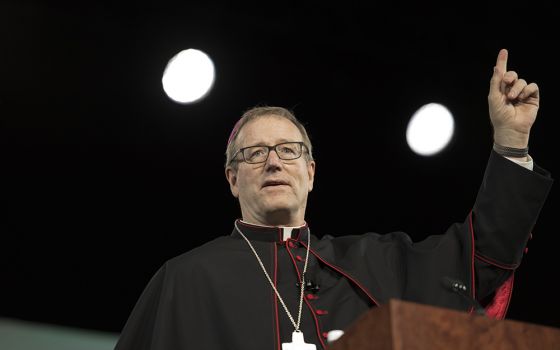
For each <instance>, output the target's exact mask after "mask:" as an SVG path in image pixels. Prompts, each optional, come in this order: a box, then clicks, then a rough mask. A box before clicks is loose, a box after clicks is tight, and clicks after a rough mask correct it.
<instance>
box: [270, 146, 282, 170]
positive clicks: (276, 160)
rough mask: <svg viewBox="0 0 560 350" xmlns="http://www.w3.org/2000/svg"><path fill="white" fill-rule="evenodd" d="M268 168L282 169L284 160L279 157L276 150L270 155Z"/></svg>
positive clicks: (271, 151)
mask: <svg viewBox="0 0 560 350" xmlns="http://www.w3.org/2000/svg"><path fill="white" fill-rule="evenodd" d="M266 168H267V169H269V168H278V169H280V168H282V160H281V159H280V157H278V154H277V153H276V151H275V150H273V149H272V150H270V153H269V154H268V159H267V160H266Z"/></svg>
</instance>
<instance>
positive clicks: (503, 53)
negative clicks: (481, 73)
mask: <svg viewBox="0 0 560 350" xmlns="http://www.w3.org/2000/svg"><path fill="white" fill-rule="evenodd" d="M507 59H508V51H507V50H506V49H501V50H500V52H499V53H498V58H497V60H496V69H497V70H498V71H499V72H500V73H502V74H504V73H505V72H507Z"/></svg>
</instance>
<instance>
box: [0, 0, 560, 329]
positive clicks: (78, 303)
mask: <svg viewBox="0 0 560 350" xmlns="http://www.w3.org/2000/svg"><path fill="white" fill-rule="evenodd" d="M84 3H86V2H84ZM549 3H550V4H551V5H544V4H538V3H537V2H531V3H524V4H520V5H512V4H511V3H509V4H508V6H507V7H504V6H501V5H500V6H498V5H485V6H484V7H476V6H473V5H472V4H471V5H461V6H459V7H457V5H446V7H443V8H442V7H440V6H441V5H438V6H436V5H433V4H430V3H426V2H422V3H421V4H419V5H413V6H410V5H407V6H405V5H399V4H394V5H387V4H384V5H380V4H379V3H377V2H372V1H359V2H354V3H353V4H349V3H342V2H337V3H336V4H330V3H328V2H323V1H307V2H301V1H298V2H295V1H294V2H270V3H264V2H263V3H259V4H246V5H244V4H240V3H238V2H234V1H231V2H215V1H206V2H203V3H202V2H201V3H198V4H197V3H193V2H188V1H182V2H171V1H153V2H145V3H140V2H132V1H121V2H118V3H110V2H95V3H94V2H87V5H84V4H82V2H79V4H76V3H74V2H39V1H16V0H12V1H9V0H8V1H6V0H2V1H1V2H0V4H1V5H0V89H1V90H0V123H1V124H0V125H1V130H0V142H1V151H0V155H1V159H0V160H1V165H0V167H1V168H0V172H1V180H2V190H1V193H0V196H1V199H2V204H3V209H1V213H2V216H1V219H0V222H1V226H0V229H1V241H0V254H1V261H0V263H1V265H0V272H1V276H0V317H14V318H21V319H25V320H32V321H39V322H48V323H55V324H61V325H69V326H75V327H83V328H92V329H99V330H106V331H115V332H118V331H120V330H121V328H122V326H123V325H124V322H125V321H126V319H127V317H128V315H129V313H130V311H131V309H132V307H133V305H134V303H135V302H136V300H137V298H138V297H139V295H140V293H141V292H142V290H143V288H144V286H145V285H146V283H147V282H148V280H149V278H150V277H151V276H152V274H153V273H154V272H155V271H156V269H157V268H158V267H159V266H160V265H161V264H163V263H164V261H165V260H166V259H169V258H171V257H174V256H176V255H178V254H181V253H183V252H185V251H187V250H189V249H191V248H193V247H195V246H198V245H200V244H202V243H204V242H206V241H208V240H211V239H213V238H216V237H218V236H220V235H225V234H229V233H230V232H231V230H232V228H233V221H234V219H235V218H237V217H239V215H240V214H239V209H238V205H237V203H236V201H235V200H234V198H233V197H232V196H231V194H230V192H229V187H228V185H227V182H226V181H225V177H224V175H223V161H224V151H225V146H226V141H227V138H228V135H229V132H230V130H231V128H232V127H233V125H234V123H235V122H236V121H237V119H238V118H239V116H240V115H241V114H242V112H243V111H244V110H245V109H247V108H249V107H252V106H255V105H262V104H269V105H281V106H284V107H288V108H290V109H293V110H294V111H295V113H296V115H297V116H298V117H299V118H300V119H301V120H302V121H303V122H304V123H305V124H306V125H307V127H308V132H309V134H310V136H311V140H312V142H313V144H314V147H315V157H316V160H317V177H316V183H315V189H314V191H313V192H312V193H311V195H310V198H309V205H308V212H307V221H308V223H309V225H310V227H311V229H312V232H313V233H315V234H316V235H318V236H322V235H324V234H327V233H328V234H332V235H340V234H343V233H344V234H350V233H356V234H358V233H363V232H366V231H375V232H380V233H384V232H390V231H395V230H402V231H405V232H407V233H409V234H410V235H411V236H412V237H413V238H414V239H415V240H419V239H422V238H423V237H425V236H426V235H428V234H436V233H437V234H439V233H443V232H444V231H445V230H446V229H447V227H448V226H449V225H451V224H452V223H453V222H456V221H463V220H464V218H465V217H466V215H467V214H468V212H469V210H470V208H471V205H472V204H473V202H474V199H475V196H476V192H477V190H478V186H479V184H480V181H481V179H482V175H483V172H484V168H485V164H486V161H487V159H488V156H489V154H490V149H491V145H492V139H491V126H490V123H489V118H488V113H487V102H486V96H487V92H488V84H489V80H490V76H491V74H492V67H493V65H494V63H495V59H496V56H497V54H498V51H499V49H501V48H507V49H509V53H510V60H509V67H508V68H509V69H511V70H515V71H517V72H518V73H519V74H520V76H521V77H523V78H525V79H526V80H528V81H530V82H531V81H535V82H537V83H538V84H539V87H540V89H541V96H542V100H541V109H540V111H539V117H538V119H537V122H536V123H535V125H534V127H533V130H532V133H531V142H530V147H531V149H530V154H531V155H532V156H533V158H534V160H535V162H536V163H537V164H539V165H541V166H543V167H544V168H546V169H548V170H550V171H551V172H552V173H553V176H554V175H555V174H557V173H558V171H559V170H560V169H558V162H557V160H556V159H557V156H558V139H557V137H556V136H557V132H556V129H555V127H554V125H557V124H556V120H555V119H557V118H558V111H557V109H556V108H555V107H556V106H555V102H556V100H557V96H555V95H556V93H558V89H557V87H556V84H557V83H558V79H557V76H558V74H557V70H558V69H557V57H556V55H555V54H553V53H552V51H554V50H556V49H555V45H556V44H557V38H555V35H554V30H555V29H553V27H554V20H553V19H552V14H553V11H552V2H549ZM187 48H197V49H200V50H203V51H205V52H206V53H207V54H209V55H210V57H211V58H212V59H213V60H214V63H215V65H216V74H217V78H216V79H217V80H216V82H215V85H214V88H213V90H211V92H210V94H209V95H208V96H207V97H206V98H205V99H203V100H202V101H200V103H198V104H193V105H180V104H177V103H174V102H172V101H171V100H170V99H169V98H167V97H166V95H165V94H164V92H163V89H162V87H161V76H162V73H163V70H164V68H165V65H166V63H167V61H168V60H169V59H170V58H171V57H172V56H173V55H175V54H176V53H178V52H179V51H181V50H183V49H187ZM428 102H440V103H444V104H446V105H447V106H448V108H449V109H450V110H451V112H452V113H454V115H455V117H456V134H455V136H454V138H453V140H452V143H451V145H450V147H449V148H448V149H446V150H445V151H444V152H443V153H441V154H439V155H437V156H435V157H432V158H423V157H419V156H417V155H415V154H413V153H412V152H411V151H410V150H409V149H408V147H407V145H406V142H405V128H406V124H407V122H408V118H409V117H410V116H411V114H412V113H414V111H415V110H416V109H417V108H419V107H420V106H422V105H423V104H425V103H428ZM557 206H558V199H557V195H556V194H555V189H554V188H553V190H552V192H551V193H550V197H549V199H548V201H547V203H546V204H545V207H544V208H543V210H542V212H541V217H540V219H539V221H538V222H537V225H536V226H535V228H534V231H533V235H534V239H533V240H531V241H530V243H529V252H528V254H527V255H526V256H525V259H524V262H523V264H522V266H521V267H520V268H519V269H518V271H517V274H516V281H517V282H516V286H515V287H514V293H513V298H512V302H511V307H510V311H509V313H508V318H510V319H517V320H522V321H527V322H533V323H538V324H543V325H552V326H555V327H560V302H559V301H558V297H557V289H556V288H554V287H553V285H554V284H555V282H556V280H555V279H556V274H557V272H556V271H557V245H558V243H559V241H560V239H559V238H558V232H557V227H556V225H555V223H554V220H555V219H556V217H555V215H557V211H556V208H557Z"/></svg>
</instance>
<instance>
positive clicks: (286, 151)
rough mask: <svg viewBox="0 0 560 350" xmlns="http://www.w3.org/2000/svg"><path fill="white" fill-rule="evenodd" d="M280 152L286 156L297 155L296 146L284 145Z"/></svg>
mask: <svg viewBox="0 0 560 350" xmlns="http://www.w3.org/2000/svg"><path fill="white" fill-rule="evenodd" d="M279 150H280V152H281V153H284V154H295V153H296V150H295V146H293V145H283V146H281V147H279Z"/></svg>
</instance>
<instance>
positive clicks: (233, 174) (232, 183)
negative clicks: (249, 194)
mask: <svg viewBox="0 0 560 350" xmlns="http://www.w3.org/2000/svg"><path fill="white" fill-rule="evenodd" d="M226 179H227V181H228V182H229V189H230V190H231V194H233V196H234V197H235V198H238V197H239V188H238V187H237V171H236V170H235V169H233V168H232V167H230V166H228V167H227V168H226Z"/></svg>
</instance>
